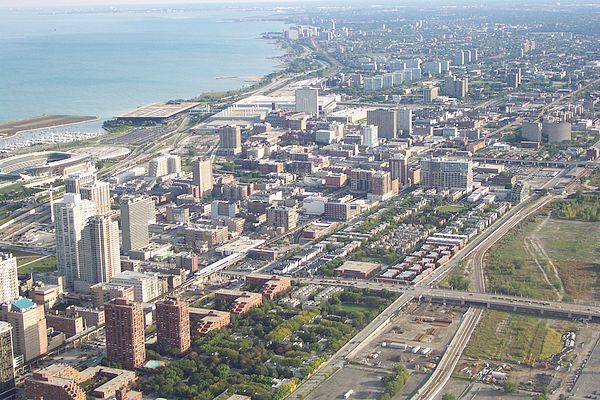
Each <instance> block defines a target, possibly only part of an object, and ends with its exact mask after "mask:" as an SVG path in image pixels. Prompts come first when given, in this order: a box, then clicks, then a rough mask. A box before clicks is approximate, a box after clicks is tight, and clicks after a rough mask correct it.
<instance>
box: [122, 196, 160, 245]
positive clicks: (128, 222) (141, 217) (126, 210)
mask: <svg viewBox="0 0 600 400" xmlns="http://www.w3.org/2000/svg"><path fill="white" fill-rule="evenodd" d="M150 203H152V204H150ZM120 205H121V231H122V232H123V247H122V249H123V253H125V254H127V253H128V252H130V251H132V250H140V249H142V248H143V247H145V246H147V245H148V244H149V243H150V233H149V231H148V221H149V220H150V219H151V218H152V215H150V213H151V210H153V209H154V201H153V200H152V199H150V198H147V197H141V196H140V197H124V198H122V199H121V203H120Z"/></svg>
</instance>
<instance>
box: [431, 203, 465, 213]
mask: <svg viewBox="0 0 600 400" xmlns="http://www.w3.org/2000/svg"><path fill="white" fill-rule="evenodd" d="M462 209H463V207H461V206H459V205H454V204H448V205H445V206H439V207H438V208H436V209H435V210H436V211H438V212H441V213H457V212H460V211H462Z"/></svg>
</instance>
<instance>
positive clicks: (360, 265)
mask: <svg viewBox="0 0 600 400" xmlns="http://www.w3.org/2000/svg"><path fill="white" fill-rule="evenodd" d="M377 268H379V264H377V263H370V262H362V261H346V262H345V263H344V264H342V266H341V267H338V268H336V269H335V270H336V271H340V272H360V273H365V274H369V273H371V272H373V271H375V270H376V269H377Z"/></svg>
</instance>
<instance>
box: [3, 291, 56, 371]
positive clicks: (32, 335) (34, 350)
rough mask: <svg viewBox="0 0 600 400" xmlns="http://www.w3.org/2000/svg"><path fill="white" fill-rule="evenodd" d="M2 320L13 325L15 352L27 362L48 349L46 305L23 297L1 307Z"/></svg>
mask: <svg viewBox="0 0 600 400" xmlns="http://www.w3.org/2000/svg"><path fill="white" fill-rule="evenodd" d="M0 321H5V322H8V323H9V324H11V325H12V327H13V331H12V338H13V346H14V353H15V355H16V356H23V359H24V361H25V362H28V361H30V360H33V359H34V358H36V357H38V356H40V355H42V354H45V353H46V352H47V351H48V337H47V336H46V315H45V313H44V305H42V304H35V303H34V302H33V301H31V300H29V299H25V298H22V297H21V298H19V299H17V300H13V301H11V302H8V303H4V304H3V305H2V306H1V308H0Z"/></svg>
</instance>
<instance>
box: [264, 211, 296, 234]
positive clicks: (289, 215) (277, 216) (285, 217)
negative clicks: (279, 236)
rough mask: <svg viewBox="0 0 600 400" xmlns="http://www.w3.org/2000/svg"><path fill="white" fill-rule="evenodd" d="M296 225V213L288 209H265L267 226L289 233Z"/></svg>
mask: <svg viewBox="0 0 600 400" xmlns="http://www.w3.org/2000/svg"><path fill="white" fill-rule="evenodd" d="M297 224H298V212H297V211H296V210H295V209H293V208H290V207H285V206H272V207H269V208H267V225H269V226H273V227H275V228H283V229H284V230H285V231H290V230H292V229H294V228H295V227H296V225H297Z"/></svg>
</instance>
